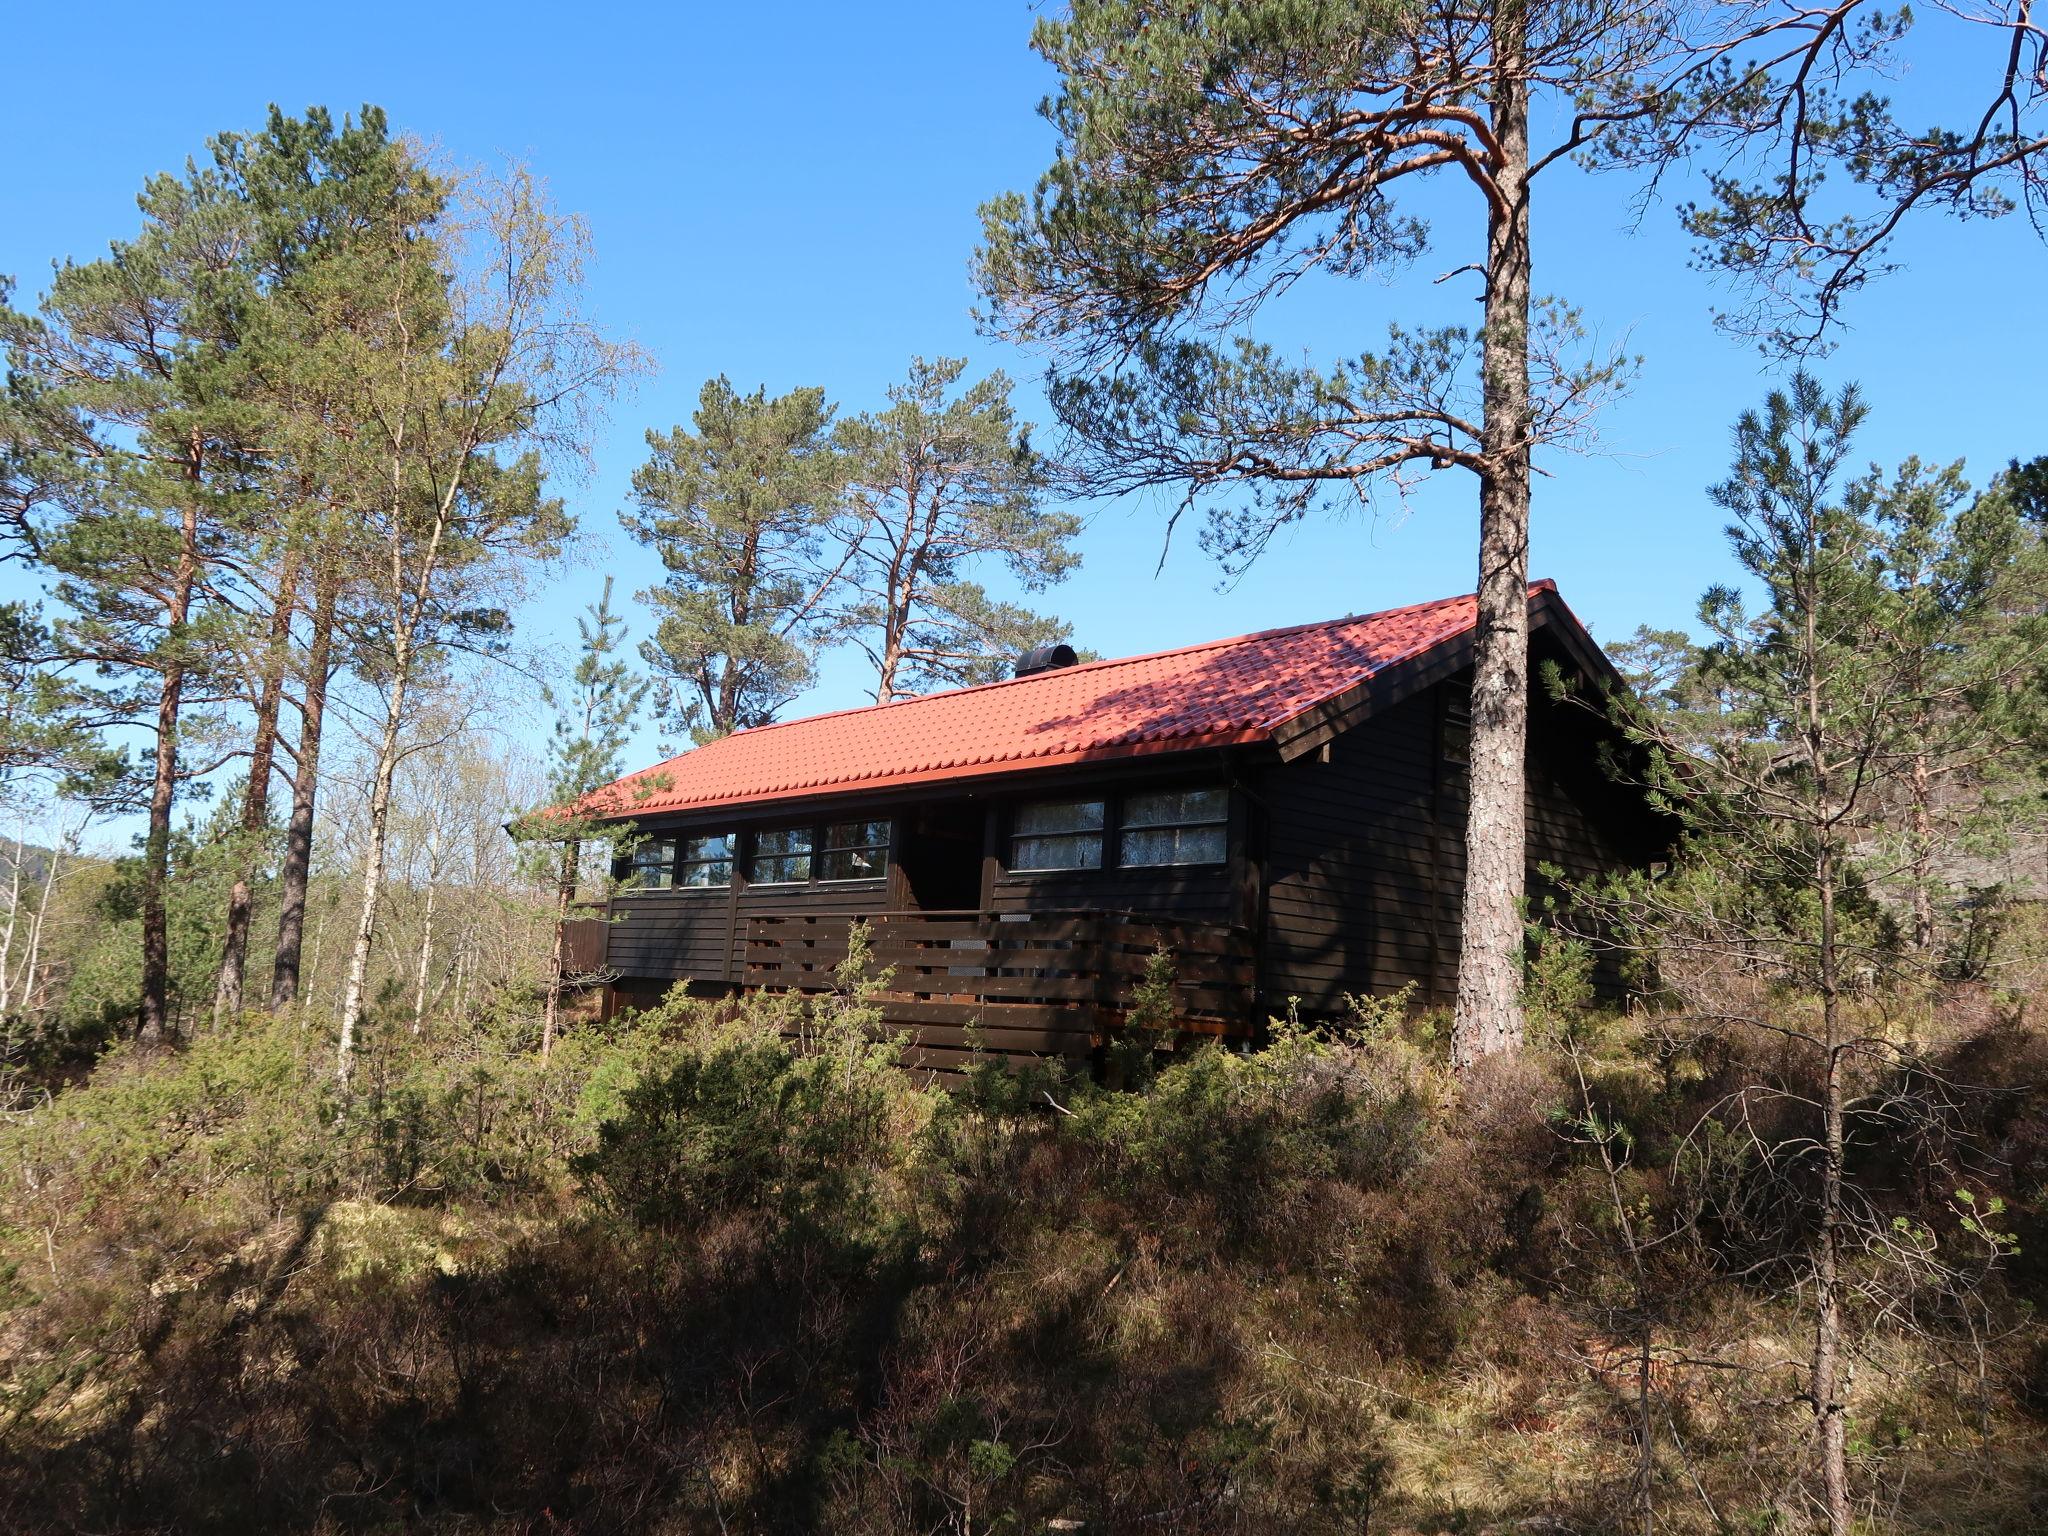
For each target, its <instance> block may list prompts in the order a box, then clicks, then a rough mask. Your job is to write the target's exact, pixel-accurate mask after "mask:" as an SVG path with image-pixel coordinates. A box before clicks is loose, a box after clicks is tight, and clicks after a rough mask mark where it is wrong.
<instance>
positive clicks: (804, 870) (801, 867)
mask: <svg viewBox="0 0 2048 1536" xmlns="http://www.w3.org/2000/svg"><path fill="white" fill-rule="evenodd" d="M751 878H752V879H753V881H754V883H755V884H756V885H800V884H802V883H803V882H804V881H806V880H808V879H810V878H811V856H810V855H809V854H808V853H798V854H791V855H787V856H781V857H775V858H767V859H763V858H758V857H757V858H756V859H755V860H754V873H753V875H752V877H751Z"/></svg>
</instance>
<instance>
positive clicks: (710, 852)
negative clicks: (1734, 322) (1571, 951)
mask: <svg viewBox="0 0 2048 1536" xmlns="http://www.w3.org/2000/svg"><path fill="white" fill-rule="evenodd" d="M1475 611H1476V605H1475V601H1474V599H1473V598H1472V597H1471V596H1470V595H1466V596H1462V597H1453V598H1448V599H1444V600H1441V601H1437V602H1429V603H1420V604H1415V605H1413V606H1410V607H1404V608H1396V609H1390V610H1388V611H1386V612H1383V613H1371V614H1365V615H1362V616H1357V617H1350V618H1342V619H1334V620H1330V621H1328V622H1325V623H1316V624H1302V625H1297V626H1294V627H1291V628H1287V629H1278V630H1269V631H1266V632H1264V633H1261V634H1253V635H1244V636H1240V637H1238V638H1236V639H1230V640H1216V641H1211V642H1209V643H1208V644H1204V645H1192V646H1186V647H1183V648H1181V649H1178V650H1171V651H1162V652H1159V653H1156V654H1153V655H1146V656H1134V657H1127V658H1122V659H1118V660H1108V661H1096V662H1088V663H1083V664H1077V663H1076V661H1075V657H1074V654H1073V652H1072V651H1071V650H1069V649H1067V648H1066V647H1064V646H1059V647H1048V648H1045V649H1044V650H1042V651H1039V652H1034V653H1032V654H1031V655H1030V656H1028V657H1026V658H1025V659H1024V660H1023V661H1022V662H1020V663H1019V665H1018V667H1017V675H1016V677H1014V678H1013V679H1011V680H1008V681H1004V682H999V683H993V684H988V685H985V686H981V687H972V688H961V689H956V690H952V691H948V692H944V693H936V694H928V695H923V696H919V697H914V698H907V699H900V700H897V701H894V702H892V703H889V704H882V705H876V706H872V707H869V708H863V709H849V710H841V711H838V712H835V713H831V714H823V715H817V716H813V717H811V718H809V719H804V720H791V721H787V722H783V723H777V724H773V725H767V726H762V727H759V728H758V729H754V730H749V731H742V732H740V733H738V734H736V735H733V736H730V737H727V738H725V739H724V740H721V741H716V742H713V743H711V744H709V745H707V746H703V747H699V748H697V749H696V750H694V751H691V752H686V753H684V754H683V755H681V756H680V757H676V758H673V759H671V760H669V761H668V762H665V763H661V764H659V765H657V766H655V767H652V768H649V769H645V770H642V771H641V772H638V773H635V774H632V775H629V776H628V777H626V778H624V779H621V780H619V781H618V782H617V783H616V784H614V785H612V786H610V787H609V788H608V789H606V790H604V791H601V792H600V793H599V795H598V796H597V797H595V798H594V799H593V800H592V801H591V802H589V803H588V804H589V809H591V811H592V812H593V814H599V815H603V816H605V817H610V818H615V819H618V820H622V821H629V822H630V823H631V824H632V825H633V827H634V829H635V832H636V834H637V838H638V841H637V842H636V843H635V844H634V846H633V852H632V853H631V855H630V861H629V865H622V867H621V868H620V869H619V870H618V873H619V874H620V875H621V876H622V877H625V878H624V883H623V884H622V885H621V886H620V888H619V889H618V890H617V891H616V893H615V894H614V895H612V896H611V897H610V898H609V900H608V901H607V903H606V904H605V907H604V909H603V911H602V913H601V914H592V915H590V916H588V917H585V918H584V919H582V920H580V921H579V922H578V923H576V924H574V925H573V931H572V933H571V934H570V936H569V938H570V944H569V949H570V953H571V955H572V963H573V965H574V966H575V968H576V969H579V970H582V971H584V972H587V973H589V974H591V975H593V976H595V977H599V978H602V984H603V985H604V986H605V989H606V992H605V1004H606V1008H607V1010H608V1011H609V1010H610V1009H615V1008H622V1007H634V1006H641V1005H644V1004H645V1003H647V1002H649V1001H652V1000H655V999H657V998H659V997H660V996H661V995H663V994H664V993H666V992H667V991H668V990H669V989H670V988H672V987H674V986H675V985H677V984H678V983H681V984H685V985H686V986H687V987H688V988H689V989H690V990H691V991H692V992H694V993H698V994H704V995H716V994H721V993H731V992H734V991H737V990H740V989H750V988H770V989H799V990H820V989H823V988H825V987H828V986H830V985H831V982H832V971H833V969H834V967H835V966H836V965H837V964H838V963H839V961H840V960H841V959H842V958H843V956H844V955H845V952H846V943H847V934H848V929H849V927H850V925H851V924H853V923H855V922H864V923H866V924H868V926H869V928H870V931H871V936H872V944H873V947H874V962H875V964H876V966H877V967H878V968H879V967H888V968H889V970H890V973H891V974H890V978H889V981H888V984H887V987H886V989H885V991H884V992H883V994H882V999H881V1001H882V1007H883V1012H884V1017H885V1019H886V1020H887V1022H888V1023H889V1024H890V1025H891V1026H892V1027H894V1028H897V1029H900V1030H902V1031H905V1032H906V1033H907V1035H908V1036H909V1041H910V1046H909V1057H910V1060H911V1061H912V1062H913V1064H916V1065H919V1066H922V1067H926V1068H930V1069H932V1070H934V1071H938V1072H951V1071H957V1070H958V1069H960V1068H961V1067H962V1066H963V1065H965V1064H966V1063H967V1062H968V1061H969V1060H970V1052H971V1051H974V1050H982V1051H994V1052H1002V1053H1009V1054H1013V1055H1058V1056H1066V1057H1083V1058H1085V1057H1090V1056H1095V1055H1097V1053H1099V1052H1100V1051H1101V1050H1102V1048H1103V1045H1104V1042H1105V1041H1106V1040H1107V1039H1108V1038H1109V1037H1110V1035H1111V1032H1112V1031H1114V1030H1115V1028H1116V1027H1117V1024H1118V1021H1119V1020H1120V1018H1121V1017H1122V1015H1123V1013H1124V1011H1125V1010H1126V1009H1127V1008H1128V1006H1129V1000H1130V994H1131V988H1132V985H1133V983H1134V982H1136V981H1137V980H1138V979H1139V978H1140V977H1142V975H1143V974H1144V970H1145V966H1146V963H1147V960H1148V958H1149V957H1150V956H1151V955H1152V954H1153V953H1154V952H1155V951H1156V950H1158V949H1159V948H1160V947H1162V946H1163V947H1165V948H1166V949H1168V950H1169V951H1170V952H1171V953H1172V954H1173V956H1174V958H1175V977H1176V1002H1177V1005H1178V1009H1179V1015H1180V1022H1181V1024H1182V1025H1183V1027H1185V1028H1187V1029H1191V1030H1195V1031H1206V1032H1211V1033H1214V1034H1218V1035H1222V1036H1225V1037H1232V1038H1247V1039H1249V1038H1251V1037H1253V1036H1255V1035H1256V1034H1257V1033H1258V1032H1259V1030H1260V1028H1261V1025H1262V1024H1263V1023H1264V1021H1266V1020H1268V1019H1269V1018H1271V1017H1272V1016H1273V1015H1275V1014H1277V1013H1279V1012H1281V1011H1283V1010H1285V1009H1287V1008H1288V1007H1290V1006H1293V1007H1295V1008H1297V1009H1298V1010H1299V1011H1300V1012H1301V1013H1302V1014H1303V1015H1304V1016H1307V1017H1311V1018H1313V1017H1318V1016H1335V1015H1338V1014H1340V1013H1341V1012H1342V1011H1343V1009H1344V1007H1345V997H1346V995H1347V994H1363V993H1387V992H1391V991H1394V990H1396V989H1398V988H1400V987H1402V986H1405V985H1408V984H1410V983H1412V984H1414V986H1415V988H1416V991H1417V994H1418V995H1419V996H1420V997H1421V998H1422V999H1425V1000H1430V1001H1439V1000H1441V1001H1448V1000H1449V999H1450V998H1451V996H1452V995H1453V992H1454V989H1455V983H1456V968H1457V959H1458V929H1459V905H1460V893H1461V885H1462V876H1463V864H1464V819H1465V796H1466V778H1467V773H1468V766H1467V748H1468V743H1469V734H1470V680H1471V671H1472V658H1473V630H1474V617H1475ZM1529 615H1530V626H1531V642H1530V643H1531V650H1532V666H1531V676H1532V680H1534V681H1532V695H1531V715H1530V741H1529V776H1528V791H1527V793H1528V812H1529V858H1530V870H1531V873H1530V884H1531V889H1532V892H1534V891H1539V890H1540V888H1541V885H1542V877H1541V875H1540V874H1539V873H1538V870H1539V867H1541V866H1555V867H1557V868H1559V869H1562V870H1563V871H1565V872H1566V873H1567V874H1569V875H1572V876H1585V875H1592V874H1595V873H1599V872H1602V871H1605V870H1609V869H1613V868H1617V867H1621V866H1627V865H1640V864H1643V863H1645V862H1647V861H1648V860H1650V859H1652V858H1655V857H1659V856H1660V855H1661V853H1662V851H1663V850H1664V848H1665V847H1666V846H1667V845H1668V842H1669V834H1668V830H1667V829H1666V828H1665V827H1664V826H1663V825H1662V824H1661V823H1660V822H1659V820H1658V819H1657V818H1656V816H1655V815H1654V814H1653V813H1652V812H1651V811H1650V809H1649V808H1648V807H1647V806H1646V805H1645V804H1644V803H1643V802H1642V800H1641V798H1640V797H1639V796H1636V795H1634V794H1631V793H1630V792H1628V791H1626V790H1625V789H1623V788H1622V787H1620V786H1618V785H1617V784H1616V783H1614V782H1612V781H1611V780H1610V779H1609V778H1608V777H1607V775H1606V774H1605V772H1604V771H1603V768H1602V766H1601V754H1600V750H1599V748H1600V742H1601V739H1602V736H1603V734H1604V733H1606V732H1607V731H1608V729H1609V728H1608V727H1607V726H1606V725H1605V724H1604V722H1603V721H1602V719H1601V717H1600V714H1599V712H1598V711H1597V710H1590V709H1587V708H1585V707H1583V706H1582V705H1580V704H1576V703H1571V702H1562V703H1561V702H1558V701H1555V700H1553V699H1552V698H1551V696H1550V693H1549V691H1548V690H1547V689H1546V688H1545V687H1544V686H1543V685H1542V683H1541V681H1540V679H1541V677H1542V676H1543V672H1542V663H1544V662H1555V663H1556V664H1557V665H1558V666H1559V667H1560V668H1562V669H1563V670H1564V672H1565V673H1566V675H1568V676H1570V677H1572V678H1575V679H1577V680H1579V681H1580V682H1581V683H1582V684H1583V685H1586V686H1587V687H1589V688H1590V689H1592V690H1595V691H1597V690H1602V689H1606V688H1609V687H1612V686H1614V685H1615V683H1616V681H1617V679H1616V675H1615V673H1614V670H1613V667H1612V665H1611V664H1610V663H1609V662H1608V661H1607V659H1606V657H1605V656H1603V655H1602V654H1601V651H1600V649H1599V647H1598V646H1597V645H1596V644H1594V642H1593V640H1592V638H1591V637H1590V636H1589V635H1588V634H1587V632H1586V630H1585V628H1584V627H1583V626H1582V625H1581V624H1580V623H1579V622H1578V620H1577V619H1576V618H1574V617H1573V615H1572V613H1571V610H1570V609H1569V608H1568V607H1566V606H1565V603H1564V600H1563V599H1562V598H1561V597H1559V596H1558V593H1557V590H1556V587H1555V586H1554V585H1553V584H1552V583H1549V582H1539V583H1537V584H1535V585H1534V586H1532V587H1531V589H1530V597H1529Z"/></svg>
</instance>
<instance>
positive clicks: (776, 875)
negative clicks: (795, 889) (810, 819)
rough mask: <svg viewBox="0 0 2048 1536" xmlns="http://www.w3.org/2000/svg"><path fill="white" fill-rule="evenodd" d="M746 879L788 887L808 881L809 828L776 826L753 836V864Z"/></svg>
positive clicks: (809, 855)
mask: <svg viewBox="0 0 2048 1536" xmlns="http://www.w3.org/2000/svg"><path fill="white" fill-rule="evenodd" d="M747 878H748V879H749V880H753V881H757V882H759V883H760V884H762V885H792V884H798V883H801V882H803V881H806V880H808V879H810V878H811V829H810V828H809V827H776V828H774V829H773V830H771V831H767V832H756V833H755V834H754V862H753V864H752V865H751V866H750V867H749V871H748V874H747Z"/></svg>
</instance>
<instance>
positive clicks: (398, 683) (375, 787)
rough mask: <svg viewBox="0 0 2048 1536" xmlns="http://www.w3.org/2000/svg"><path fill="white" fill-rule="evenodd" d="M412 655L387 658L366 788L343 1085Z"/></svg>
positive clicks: (341, 1053) (340, 1055)
mask: <svg viewBox="0 0 2048 1536" xmlns="http://www.w3.org/2000/svg"><path fill="white" fill-rule="evenodd" d="M411 666H412V658H411V656H410V654H409V653H408V651H407V648H406V646H405V644H404V641H403V639H402V638H401V639H400V642H399V644H398V647H397V654H396V655H395V656H394V657H393V663H392V679H391V687H390V690H389V691H388V693H387V694H386V695H385V705H384V729H383V732H382V734H381V735H380V736H379V738H378V741H377V772H376V777H375V778H374V780H373V781H372V782H371V786H370V821H369V827H368V845H367V846H366V847H365V848H364V850H363V886H362V900H361V902H360V904H359V905H358V907H357V909H356V933H355V940H354V942H353V943H352V944H351V945H350V946H349V954H348V980H347V982H346V983H345V984H344V986H343V988H342V993H341V1038H340V1040H339V1041H337V1042H336V1045H335V1059H334V1075H335V1076H336V1077H338V1078H340V1079H341V1081H342V1083H343V1085H344V1086H345V1085H346V1084H347V1083H348V1079H349V1074H350V1073H351V1072H352V1071H353V1070H354V1069H355V1056H356V1031H357V1029H358V1028H359V1027H360V1026H361V1024H362V1021H363V996H364V992H365V989H366V986H367V983H368V980H369V974H370V946H371V943H372V942H373V941H374V940H375V938H376V935H377V902H378V900H379V898H380V897H381V896H382V895H383V891H384V845H385V835H386V831H387V829H388V828H389V826H390V823H391V785H392V781H393V780H394V779H395V778H396V777H397V774H398V735H399V729H400V727H401V725H402V724H403V722H404V720H405V695H406V683H407V680H408V676H409V673H410V671H411Z"/></svg>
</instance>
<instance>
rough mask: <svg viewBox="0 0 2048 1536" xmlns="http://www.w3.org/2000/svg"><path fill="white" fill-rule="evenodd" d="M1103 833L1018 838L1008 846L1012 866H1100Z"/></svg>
mask: <svg viewBox="0 0 2048 1536" xmlns="http://www.w3.org/2000/svg"><path fill="white" fill-rule="evenodd" d="M1101 867H1102V834H1101V833H1100V832H1085V833H1075V834H1071V835H1067V836H1062V837H1020V838H1017V839H1016V840H1015V841H1014V842H1013V843H1012V844H1011V847H1010V868H1012V869H1027V870H1032V869H1100V868H1101Z"/></svg>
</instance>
